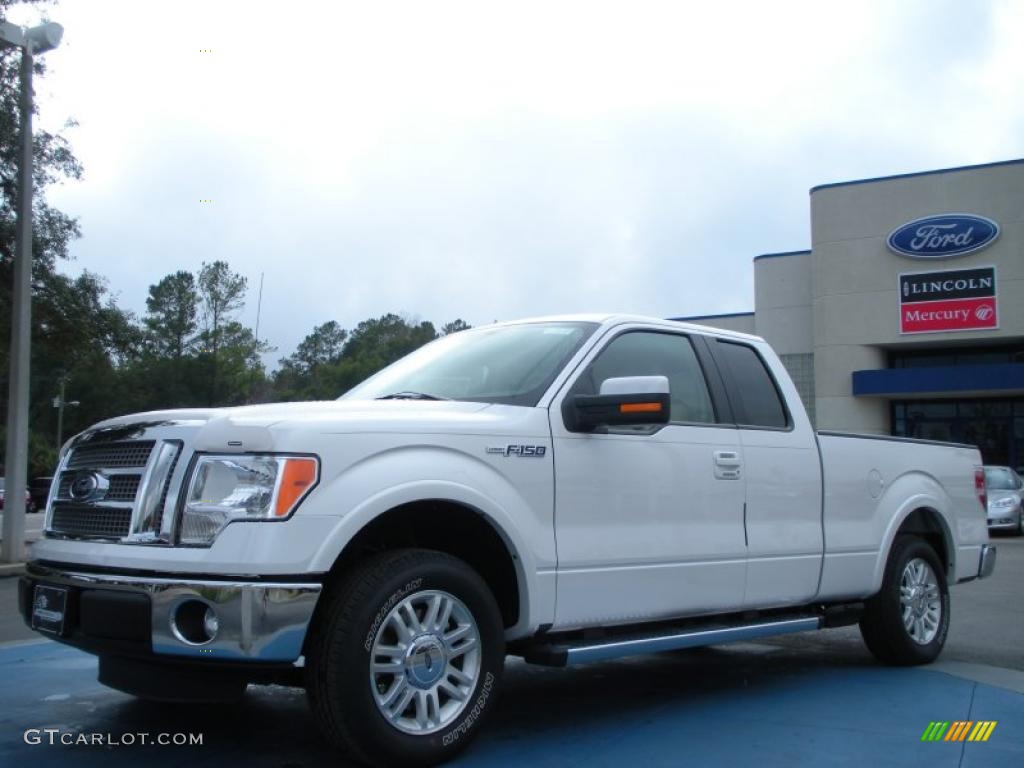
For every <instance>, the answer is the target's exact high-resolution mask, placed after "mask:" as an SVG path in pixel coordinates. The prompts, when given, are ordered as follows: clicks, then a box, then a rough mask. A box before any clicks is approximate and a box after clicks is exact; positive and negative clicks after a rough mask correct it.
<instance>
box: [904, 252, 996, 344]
mask: <svg viewBox="0 0 1024 768" xmlns="http://www.w3.org/2000/svg"><path fill="white" fill-rule="evenodd" d="M998 327H999V313H998V311H997V307H996V269H995V267H976V268H974V269H948V270H944V271H942V272H913V273H910V274H903V275H900V333H935V332H938V331H976V330H987V329H991V328H998Z"/></svg>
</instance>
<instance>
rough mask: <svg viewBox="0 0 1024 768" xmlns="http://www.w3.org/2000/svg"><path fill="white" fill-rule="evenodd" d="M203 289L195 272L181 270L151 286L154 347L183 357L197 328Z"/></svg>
mask: <svg viewBox="0 0 1024 768" xmlns="http://www.w3.org/2000/svg"><path fill="white" fill-rule="evenodd" d="M198 304H199V292H198V291H197V290H196V280H195V277H193V275H192V273H191V272H184V271H181V270H179V271H178V272H174V273H173V274H170V275H167V276H166V277H164V278H163V279H162V280H161V281H160V282H159V283H157V284H156V285H151V286H150V287H149V297H148V298H147V299H146V309H147V314H146V317H145V324H146V330H147V331H148V334H147V335H148V342H149V345H150V348H151V349H152V350H153V351H154V352H156V353H157V354H160V355H166V356H168V357H170V358H172V359H174V360H180V359H181V357H182V356H183V355H184V354H185V350H186V348H187V347H188V344H189V342H190V341H191V337H192V335H193V334H194V333H195V332H196V328H197V321H196V316H197V314H198Z"/></svg>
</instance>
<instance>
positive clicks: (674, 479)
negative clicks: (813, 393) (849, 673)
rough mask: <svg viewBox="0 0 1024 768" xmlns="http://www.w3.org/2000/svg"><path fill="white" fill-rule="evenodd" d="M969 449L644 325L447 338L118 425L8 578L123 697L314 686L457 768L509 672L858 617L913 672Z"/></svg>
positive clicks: (560, 326) (375, 733) (944, 569)
mask: <svg viewBox="0 0 1024 768" xmlns="http://www.w3.org/2000/svg"><path fill="white" fill-rule="evenodd" d="M994 565H995V549H994V548H993V547H991V546H989V544H988V531H987V525H986V501H985V482H984V473H983V470H982V462H981V457H980V455H979V453H978V451H977V449H975V448H974V447H971V446H967V445H953V444H942V443H931V442H924V441H916V440H906V439H899V438H888V437H879V436H856V435H850V434H839V433H832V432H815V430H814V429H813V428H812V426H811V423H810V421H809V420H808V417H807V414H806V413H805V411H804V408H803V407H802V405H801V402H800V397H799V395H798V393H797V390H796V389H795V387H794V385H793V383H792V382H791V381H790V379H789V377H788V376H787V374H786V371H785V368H784V367H783V365H782V363H781V362H780V360H779V358H778V357H777V356H776V355H775V354H774V353H773V352H772V350H771V348H770V347H769V346H768V345H767V344H766V343H765V342H764V341H762V340H761V339H759V338H756V337H753V336H747V335H743V334H739V333H730V332H726V331H719V330H713V329H710V328H704V327H701V326H695V325H685V324H681V323H675V322H669V321H663V320H654V319H650V318H643V317H631V316H573V317H559V318H543V319H538V320H528V321H523V322H515V323H504V324H496V325H493V326H487V327H483V328H478V329H474V330H466V331H462V332H459V333H455V334H451V335H448V336H446V337H444V338H442V339H440V340H438V341H435V342H433V343H431V344H429V345H427V346H425V347H423V348H421V349H420V350H418V351H416V352H414V353H413V354H411V355H409V356H408V357H406V358H403V359H402V360H399V361H398V362H396V363H395V364H393V365H391V366H390V367H388V368H385V369H384V370H383V371H381V372H380V373H378V374H376V375H375V376H373V377H371V378H369V379H368V380H366V381H365V382H363V383H362V384H360V385H359V386H357V387H355V388H354V389H353V390H351V391H350V392H348V393H347V394H345V395H344V396H343V397H341V398H340V399H339V400H336V401H331V402H303V403H286V404H274V405H258V406H246V407H237V408H222V409H209V410H177V411H166V412H152V413H143V414H137V415H134V416H126V417H123V418H116V419H111V420H108V421H104V422H102V423H99V424H97V425H95V426H94V427H92V428H90V429H88V430H86V431H85V432H83V433H81V434H79V435H77V436H76V437H74V438H73V439H72V440H70V441H69V442H68V444H67V445H66V446H65V447H64V449H63V450H62V452H61V457H60V463H59V466H58V467H57V471H56V474H55V480H54V483H53V486H52V490H51V494H50V497H49V499H48V503H47V510H46V521H45V536H44V538H43V539H42V540H41V541H39V542H38V543H36V544H35V546H34V547H33V550H32V559H31V561H30V563H29V564H28V566H27V570H26V575H25V576H24V577H23V578H22V581H21V584H20V606H21V610H22V612H23V615H24V618H25V620H26V621H27V622H28V623H29V624H30V625H31V626H32V627H33V628H35V629H36V630H38V631H40V632H43V633H46V634H48V635H49V636H52V637H53V638H54V639H56V640H59V641H61V642H64V643H68V644H70V645H73V646H76V647H78V648H82V649H85V650H86V651H89V652H91V653H94V654H96V655H98V656H99V679H100V681H101V682H103V683H105V684H107V685H109V686H112V687H114V688H117V689H120V690H122V691H126V692H129V693H132V694H135V695H137V696H141V697H145V698H151V699H161V700H172V701H174V700H177V701H189V700H197V699H198V700H223V699H231V698H233V697H235V698H236V697H238V696H240V695H241V694H242V692H243V691H244V689H245V687H246V686H247V685H248V684H250V683H284V684H290V685H301V686H304V687H305V688H306V690H307V694H308V699H309V702H310V705H311V709H312V711H313V713H314V716H315V718H316V720H317V721H318V722H319V725H320V726H321V727H322V730H323V732H324V733H325V735H326V737H327V738H328V739H329V740H330V741H331V742H332V743H334V744H335V745H337V746H338V747H339V748H341V749H343V750H344V751H345V752H346V753H347V754H348V755H350V756H352V757H354V758H356V759H359V760H362V761H365V762H370V763H382V764H396V763H406V762H411V763H424V762H436V761H439V760H444V759H447V758H449V757H451V756H452V755H454V754H455V753H456V752H457V751H458V750H460V749H461V748H463V747H464V746H465V745H466V743H467V742H468V741H469V740H470V739H471V738H472V737H473V735H474V734H475V733H476V732H477V731H478V730H479V729H480V725H481V722H482V721H483V720H484V717H485V715H486V714H487V713H488V711H489V710H491V709H492V708H493V706H494V701H495V698H496V696H497V694H498V689H499V686H500V681H501V677H502V667H503V664H504V661H505V657H506V655H507V654H513V655H518V656H522V657H524V658H525V659H526V660H527V661H528V662H532V663H538V664H546V665H552V666H563V665H568V664H577V663H583V662H589V661H595V660H601V659H609V658H612V657H616V656H621V655H625V654H635V653H649V652H654V651H662V650H669V649H676V648H683V647H687V646H695V645H705V644H716V643H724V642H728V641H734V640H741V639H750V638H756V637H763V636H767V635H777V634H782V633H788V632H800V631H805V630H812V629H819V628H825V627H833V626H840V625H850V624H854V623H858V622H859V624H860V629H861V632H862V634H863V637H864V640H865V642H866V643H867V646H868V648H870V650H871V651H872V652H873V653H874V654H875V655H876V656H877V657H878V658H879V659H880V660H882V661H883V662H885V663H889V664H921V663H927V662H929V661H931V660H933V659H935V657H936V656H938V654H939V652H940V651H941V650H942V646H943V644H944V642H945V640H946V634H947V631H948V628H949V621H950V602H949V591H948V585H950V584H953V583H956V582H962V581H968V580H971V579H975V578H979V577H984V576H987V575H988V574H989V573H991V571H992V569H993V568H994Z"/></svg>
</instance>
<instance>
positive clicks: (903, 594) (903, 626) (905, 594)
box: [860, 536, 949, 666]
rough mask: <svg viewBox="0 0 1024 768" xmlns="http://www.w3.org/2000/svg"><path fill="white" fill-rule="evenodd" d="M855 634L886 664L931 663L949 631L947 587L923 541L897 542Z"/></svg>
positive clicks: (932, 555)
mask: <svg viewBox="0 0 1024 768" xmlns="http://www.w3.org/2000/svg"><path fill="white" fill-rule="evenodd" d="M860 632H861V635H862V636H863V638H864V642H865V644H867V646H868V649H869V650H870V651H871V652H872V653H873V654H874V655H875V656H876V657H877V658H878V659H879V660H880V661H882V662H885V663H886V664H898V665H904V666H910V665H914V664H927V663H929V662H932V661H934V660H935V659H936V658H937V657H938V655H939V654H940V653H941V652H942V647H943V646H944V645H945V644H946V635H947V633H948V632H949V588H948V586H947V585H946V572H945V570H944V569H943V568H942V565H941V564H940V563H939V558H938V556H937V555H936V554H935V550H934V549H932V547H931V546H930V545H929V544H928V543H927V542H925V541H923V540H922V539H919V538H916V537H913V536H905V537H900V538H898V539H897V540H896V542H895V544H894V545H893V548H892V552H891V553H890V555H889V561H888V562H887V563H886V566H885V575H884V577H883V579H882V589H881V591H880V592H879V593H878V594H877V595H875V596H874V597H872V598H871V599H870V600H868V601H867V603H866V604H865V607H864V615H863V617H862V618H861V620H860Z"/></svg>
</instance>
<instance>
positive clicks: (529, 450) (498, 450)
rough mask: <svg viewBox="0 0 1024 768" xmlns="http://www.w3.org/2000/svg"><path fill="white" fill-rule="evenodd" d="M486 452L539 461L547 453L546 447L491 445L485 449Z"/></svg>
mask: <svg viewBox="0 0 1024 768" xmlns="http://www.w3.org/2000/svg"><path fill="white" fill-rule="evenodd" d="M487 452H488V453H494V454H500V455H502V456H520V457H522V458H524V459H525V458H535V459H539V458H540V457H541V456H543V455H544V454H545V453H547V452H548V447H547V446H546V445H491V446H488V447H487Z"/></svg>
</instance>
